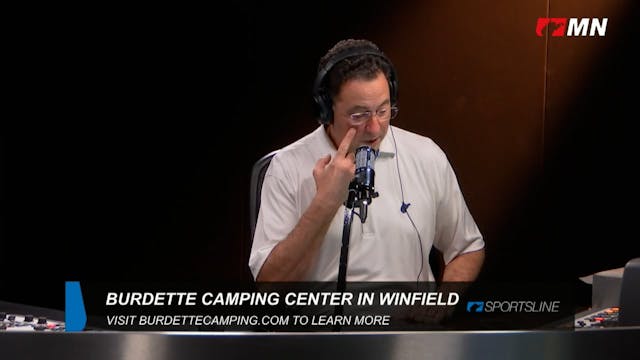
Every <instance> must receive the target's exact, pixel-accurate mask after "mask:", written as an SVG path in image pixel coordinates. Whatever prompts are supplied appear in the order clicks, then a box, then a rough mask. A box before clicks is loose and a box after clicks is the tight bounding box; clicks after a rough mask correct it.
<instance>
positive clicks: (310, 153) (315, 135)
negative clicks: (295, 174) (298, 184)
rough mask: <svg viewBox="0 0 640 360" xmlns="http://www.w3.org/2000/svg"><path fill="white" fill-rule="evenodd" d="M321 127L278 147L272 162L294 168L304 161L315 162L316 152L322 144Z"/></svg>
mask: <svg viewBox="0 0 640 360" xmlns="http://www.w3.org/2000/svg"><path fill="white" fill-rule="evenodd" d="M320 130H321V129H316V130H314V131H312V132H310V133H308V134H307V135H305V136H303V137H301V138H299V139H298V140H295V141H294V142H292V143H290V144H288V145H286V146H284V147H282V148H280V149H278V150H277V151H276V153H275V155H274V157H273V160H272V161H273V162H276V163H280V164H281V165H282V166H284V167H287V168H291V170H293V169H295V167H296V166H300V165H302V164H304V163H308V162H312V163H315V161H316V160H317V159H316V157H318V156H317V154H316V153H318V152H319V151H320V149H321V147H322V145H321V141H322V135H323V134H322V133H320Z"/></svg>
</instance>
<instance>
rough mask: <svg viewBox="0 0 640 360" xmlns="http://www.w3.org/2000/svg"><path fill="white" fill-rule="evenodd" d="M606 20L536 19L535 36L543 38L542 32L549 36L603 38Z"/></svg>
mask: <svg viewBox="0 0 640 360" xmlns="http://www.w3.org/2000/svg"><path fill="white" fill-rule="evenodd" d="M608 21H609V19H608V18H602V19H598V18H538V23H537V24H536V35H538V36H539V37H541V36H544V33H543V30H544V29H547V33H548V34H551V36H554V37H558V36H604V35H605V33H606V32H607V22H608Z"/></svg>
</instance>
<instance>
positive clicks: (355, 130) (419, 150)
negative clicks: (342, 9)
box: [249, 39, 484, 281]
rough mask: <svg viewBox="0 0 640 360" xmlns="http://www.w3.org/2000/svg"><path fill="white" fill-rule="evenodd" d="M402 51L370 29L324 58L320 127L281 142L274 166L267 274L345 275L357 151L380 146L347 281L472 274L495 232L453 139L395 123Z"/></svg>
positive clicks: (268, 194) (268, 197)
mask: <svg viewBox="0 0 640 360" xmlns="http://www.w3.org/2000/svg"><path fill="white" fill-rule="evenodd" d="M397 91H398V88H397V77H396V74H395V70H394V68H393V65H392V64H391V62H390V61H389V60H388V59H387V58H386V56H385V55H384V54H383V53H382V52H381V51H380V50H379V49H378V47H377V46H376V45H375V44H373V43H371V42H370V41H367V40H353V39H349V40H342V41H340V42H338V43H337V44H336V45H335V46H334V47H333V48H332V49H331V50H329V51H328V53H327V54H326V55H325V56H324V57H323V58H322V59H321V60H320V64H319V71H318V77H317V79H316V83H315V86H314V100H315V101H316V105H317V106H318V119H319V121H320V123H321V124H322V125H321V126H319V127H318V128H317V129H316V130H315V131H313V132H312V133H310V134H308V135H307V136H305V137H303V138H301V139H300V140H298V141H296V142H294V143H292V144H290V145H288V146H286V147H285V148H283V149H281V150H279V151H278V153H277V154H276V155H275V156H274V157H273V159H272V161H271V164H270V166H269V169H268V170H267V173H266V176H265V178H264V183H263V187H262V200H261V208H260V212H259V216H258V221H257V224H256V230H255V235H254V240H253V247H252V250H251V256H250V260H249V266H250V268H251V271H252V273H253V276H254V277H255V279H256V280H257V281H336V279H337V278H338V269H339V260H340V248H341V245H342V234H343V230H344V229H343V224H344V203H345V200H346V199H347V194H348V188H349V183H350V182H351V180H352V179H353V178H354V172H355V163H354V162H355V157H354V152H355V149H356V148H357V147H358V146H361V145H366V146H370V147H371V148H373V149H374V150H376V152H377V158H376V160H375V190H377V191H378V192H379V196H378V197H376V198H375V199H373V200H372V203H371V204H370V206H368V215H367V217H366V220H365V221H364V223H362V222H361V221H357V218H355V219H356V220H355V221H353V222H352V224H351V228H350V232H351V234H350V235H351V236H350V246H349V259H348V260H349V261H348V267H347V273H346V274H347V276H346V278H347V280H348V281H434V280H435V278H434V275H433V272H432V270H431V269H430V267H429V262H428V259H429V251H430V250H431V247H432V245H433V246H435V247H436V248H437V249H439V250H440V251H441V252H442V254H443V257H444V262H445V264H446V266H445V269H444V272H443V277H442V280H443V281H473V280H474V279H475V278H476V277H477V275H478V273H479V271H480V269H481V266H482V263H483V260H484V241H483V238H482V235H481V234H480V231H479V230H478V227H477V225H476V224H475V222H474V220H473V218H472V216H471V214H470V213H469V210H468V208H467V206H466V204H465V201H464V198H463V196H462V193H461V191H460V188H459V185H458V183H457V179H456V176H455V174H454V171H453V169H452V168H451V165H450V164H449V162H448V160H447V158H446V156H445V154H444V153H443V152H442V150H441V149H440V148H439V147H438V146H437V145H436V144H435V143H434V142H433V141H432V140H430V139H429V138H426V137H423V136H420V135H417V134H413V133H410V132H408V131H405V130H402V129H400V128H397V127H394V126H390V120H391V119H392V118H394V117H395V115H396V114H397V112H398V108H397Z"/></svg>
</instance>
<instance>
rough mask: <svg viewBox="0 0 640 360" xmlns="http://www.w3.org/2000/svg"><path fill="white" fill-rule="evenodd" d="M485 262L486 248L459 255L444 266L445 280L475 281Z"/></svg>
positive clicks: (443, 276) (443, 277)
mask: <svg viewBox="0 0 640 360" xmlns="http://www.w3.org/2000/svg"><path fill="white" fill-rule="evenodd" d="M483 262H484V249H481V250H478V251H472V252H468V253H465V254H462V255H458V256H457V257H456V258H454V259H453V260H451V262H450V263H449V264H447V266H445V268H444V273H443V275H442V281H443V282H468V281H474V280H475V279H476V278H477V277H478V274H479V273H480V269H481V268H482V264H483Z"/></svg>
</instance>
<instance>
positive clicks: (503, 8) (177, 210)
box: [0, 0, 640, 307]
mask: <svg viewBox="0 0 640 360" xmlns="http://www.w3.org/2000/svg"><path fill="white" fill-rule="evenodd" d="M67 10H68V11H67ZM38 11H39V12H37V13H34V12H33V11H25V12H24V13H19V14H16V17H18V18H20V19H23V24H24V26H22V27H21V28H20V29H21V31H17V30H16V34H19V36H16V37H12V38H13V39H15V44H14V45H15V47H16V50H15V51H14V52H11V58H12V60H13V61H15V66H14V67H13V68H12V74H11V75H12V76H11V77H12V80H14V81H12V82H11V94H10V96H9V103H10V104H11V105H12V106H11V107H12V108H13V109H14V110H12V111H10V112H7V113H5V116H4V118H5V121H4V122H5V124H8V126H6V129H5V130H3V131H2V134H1V136H2V138H1V140H2V141H1V143H2V152H1V153H0V154H1V157H0V161H1V164H2V167H1V172H0V174H1V175H2V176H0V179H1V183H0V184H1V186H2V192H1V193H0V194H1V196H2V198H1V199H0V201H1V203H2V207H1V211H2V213H1V215H2V218H1V220H2V228H1V231H2V232H1V233H0V236H1V240H0V258H1V259H2V260H1V262H0V264H1V265H3V268H4V269H5V271H4V273H3V275H2V284H1V285H0V299H2V300H8V301H18V302H25V303H31V304H35V305H45V306H57V307H61V306H62V304H63V301H64V297H63V281H64V280H108V281H123V280H206V281H212V282H215V281H245V280H248V279H250V275H249V272H248V268H247V266H246V263H247V259H248V254H249V248H248V243H249V223H248V222H249V208H248V202H249V191H248V190H249V177H250V173H251V167H252V165H253V163H254V162H255V161H256V160H257V159H258V158H259V157H260V156H262V155H264V154H266V153H267V152H269V151H271V150H273V149H276V148H279V147H281V146H284V145H286V144H288V143H290V142H292V141H294V140H296V139H297V138H299V137H301V136H303V135H305V134H306V133H308V132H310V131H312V130H313V129H314V128H315V127H316V126H317V123H316V122H315V121H314V120H313V118H312V116H311V97H310V91H311V84H312V82H313V79H314V76H315V70H316V66H317V61H318V59H319V58H320V57H321V56H322V55H323V54H324V53H325V51H326V50H327V49H328V48H329V47H331V46H332V45H333V44H334V43H335V42H336V41H338V40H340V39H343V38H350V37H353V38H368V39H370V40H372V41H374V42H376V43H377V44H378V45H379V46H380V47H381V48H382V49H383V50H384V51H385V52H386V53H387V55H389V56H390V58H391V59H392V60H393V61H394V64H395V66H396V68H397V72H398V77H399V82H400V108H401V112H400V115H399V117H398V118H397V119H396V120H394V121H395V125H397V126H400V127H403V128H406V129H408V130H412V131H414V132H417V133H420V134H423V135H426V136H429V137H431V138H432V139H434V140H435V141H436V142H437V143H438V144H439V145H440V146H441V147H442V148H443V149H444V150H445V152H446V153H447V154H448V156H449V159H450V161H451V163H452V164H453V166H454V168H455V170H456V171H457V174H458V179H459V181H460V183H461V186H462V189H463V192H464V194H465V197H466V199H467V202H468V205H469V207H470V209H471V211H472V213H473V215H474V217H475V219H476V221H477V222H478V225H479V226H480V229H481V230H482V232H483V233H484V235H485V239H486V242H487V261H486V265H485V268H484V271H483V273H482V277H483V278H485V279H488V280H505V279H523V278H527V279H540V280H547V279H558V278H561V279H577V277H578V276H582V275H586V274H589V273H592V272H595V271H600V270H605V269H610V268H614V267H620V266H624V264H625V262H626V261H627V260H629V259H631V258H632V257H637V256H640V250H639V249H640V247H639V245H638V241H637V239H636V238H635V237H634V235H635V231H634V230H635V226H634V225H635V223H636V219H635V218H636V214H637V211H635V210H634V205H635V204H636V203H637V198H638V196H637V195H638V193H637V184H638V181H637V180H638V177H637V175H635V174H634V173H635V172H634V165H635V164H636V163H637V161H636V159H635V154H636V151H634V150H635V149H634V145H635V144H636V141H635V135H634V133H633V132H632V131H631V125H632V124H633V122H635V121H636V120H637V118H638V115H637V114H638V113H637V110H636V99H635V96H634V94H635V93H637V91H636V88H635V87H636V84H637V81H636V80H635V79H637V76H638V70H637V64H638V61H637V57H635V53H636V52H637V50H638V49H637V48H638V46H637V43H638V41H637V40H638V30H637V26H634V25H633V24H634V22H635V21H637V20H640V16H639V14H638V5H637V4H636V2H635V1H632V0H627V1H623V0H618V1H605V0H590V1H580V0H555V1H527V2H524V3H514V2H512V1H506V0H495V1H491V2H477V1H456V2H447V1H396V2H394V3H393V5H392V4H391V3H390V2H388V1H367V2H361V1H355V2H349V3H344V2H340V1H334V0H330V1H324V2H322V4H321V5H320V4H316V6H312V5H310V4H306V3H305V4H298V5H295V4H293V5H292V4H286V5H285V4H278V3H272V2H270V3H262V2H255V3H246V2H245V3H243V4H241V5H240V4H236V5H231V7H230V8H229V9H227V10H222V9H198V8H187V7H185V6H181V7H180V8H169V7H167V8H136V9H133V8H126V9H125V8H122V9H120V8H104V9H59V8H58V9H56V12H55V13H56V14H60V15H59V16H56V17H52V16H51V15H50V13H48V12H47V9H40V10H38ZM538 17H578V18H581V17H589V18H591V17H596V18H604V17H607V18H609V22H608V26H607V32H606V36H605V37H586V38H570V37H561V38H552V37H548V36H545V37H537V36H536V34H535V26H536V21H537V18H538ZM545 35H546V34H545ZM28 273H33V274H35V275H27V274H28Z"/></svg>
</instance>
